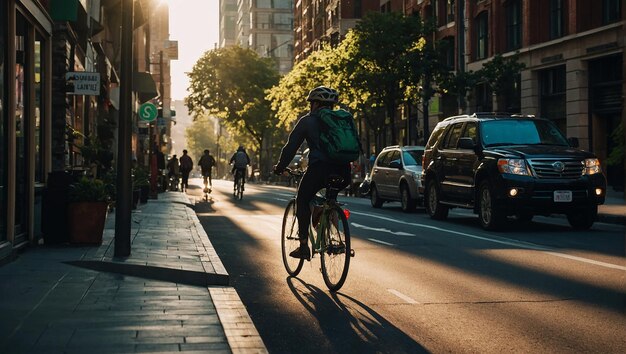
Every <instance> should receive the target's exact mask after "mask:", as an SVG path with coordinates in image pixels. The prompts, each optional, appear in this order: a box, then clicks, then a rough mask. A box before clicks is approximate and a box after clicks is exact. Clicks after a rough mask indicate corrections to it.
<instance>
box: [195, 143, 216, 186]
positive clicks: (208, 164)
mask: <svg viewBox="0 0 626 354" xmlns="http://www.w3.org/2000/svg"><path fill="white" fill-rule="evenodd" d="M198 165H200V170H201V171H202V179H203V180H204V193H208V192H209V186H211V187H213V181H212V180H211V174H212V170H213V166H215V158H214V157H213V156H211V154H210V152H209V150H208V149H206V150H204V154H203V155H202V157H201V158H200V161H198ZM207 179H208V183H207Z"/></svg>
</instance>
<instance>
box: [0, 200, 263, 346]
mask: <svg viewBox="0 0 626 354" xmlns="http://www.w3.org/2000/svg"><path fill="white" fill-rule="evenodd" d="M114 232H115V214H114V213H109V214H108V217H107V222H106V226H105V231H104V236H103V242H102V245H100V246H76V245H61V246H46V245H42V246H37V247H30V248H28V249H26V250H25V251H24V252H23V253H21V254H19V255H18V257H17V258H16V259H15V260H13V261H12V262H10V263H7V264H5V265H3V266H0V279H1V280H0V353H90V354H94V353H135V352H142V353H164V352H188V353H194V352H195V353H206V352H211V353H266V352H267V349H266V347H265V345H264V343H263V340H262V339H261V337H260V336H259V334H258V332H257V330H256V328H255V326H254V324H253V323H252V320H251V319H250V316H249V315H248V312H247V310H246V308H245V306H244V305H243V303H242V302H241V299H240V298H239V295H238V294H237V292H236V291H235V289H234V288H233V287H232V286H229V276H228V272H227V271H226V269H225V268H224V265H223V264H222V262H221V261H220V259H219V256H218V255H217V253H216V252H215V249H214V248H213V246H212V244H211V242H210V240H209V237H208V235H207V234H206V232H205V230H204V229H203V227H202V225H201V224H200V222H199V220H198V217H197V216H196V214H195V212H194V210H193V208H192V204H191V203H190V200H189V198H188V197H187V196H186V195H185V194H183V193H179V192H166V193H161V194H159V195H158V199H155V200H149V201H148V203H147V204H143V205H140V206H139V207H138V209H137V210H134V211H133V213H132V226H131V242H132V243H131V255H130V256H129V257H125V258H116V257H114Z"/></svg>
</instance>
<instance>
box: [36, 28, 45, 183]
mask: <svg viewBox="0 0 626 354" xmlns="http://www.w3.org/2000/svg"><path fill="white" fill-rule="evenodd" d="M44 61H45V47H44V41H43V38H42V37H41V35H40V34H37V35H36V38H35V80H34V85H35V151H34V152H35V182H40V183H43V182H44V158H43V157H44V149H45V145H44V134H43V133H44V129H43V126H44V124H43V119H44V108H45V105H44V99H45V95H44V81H43V80H44V78H45V73H44V67H43V64H44Z"/></svg>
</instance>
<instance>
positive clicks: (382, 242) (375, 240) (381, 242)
mask: <svg viewBox="0 0 626 354" xmlns="http://www.w3.org/2000/svg"><path fill="white" fill-rule="evenodd" d="M368 240H370V241H372V242H376V243H380V244H383V245H387V246H395V245H394V244H393V243H389V242H385V241H381V240H377V239H375V238H368Z"/></svg>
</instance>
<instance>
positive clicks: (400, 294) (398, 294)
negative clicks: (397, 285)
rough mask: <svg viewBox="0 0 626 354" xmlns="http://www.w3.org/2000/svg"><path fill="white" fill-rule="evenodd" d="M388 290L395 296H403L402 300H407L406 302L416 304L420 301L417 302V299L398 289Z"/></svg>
mask: <svg viewBox="0 0 626 354" xmlns="http://www.w3.org/2000/svg"><path fill="white" fill-rule="evenodd" d="M387 291H388V292H390V293H392V294H394V295H395V296H397V297H399V298H401V299H402V300H404V301H406V302H407V303H409V304H412V305H414V304H419V302H417V301H415V300H413V299H411V298H410V297H408V296H406V295H404V294H403V293H401V292H399V291H398V290H396V289H387Z"/></svg>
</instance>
